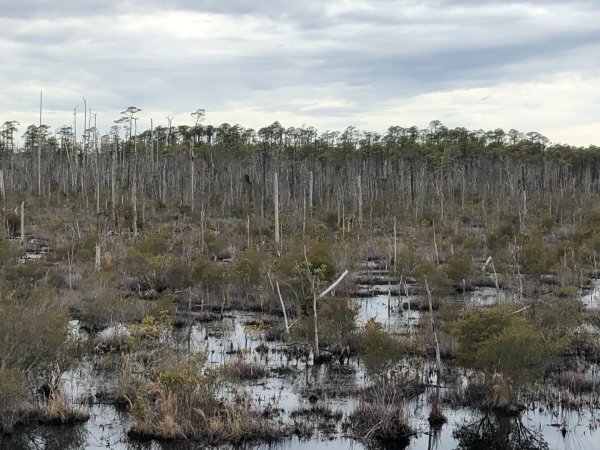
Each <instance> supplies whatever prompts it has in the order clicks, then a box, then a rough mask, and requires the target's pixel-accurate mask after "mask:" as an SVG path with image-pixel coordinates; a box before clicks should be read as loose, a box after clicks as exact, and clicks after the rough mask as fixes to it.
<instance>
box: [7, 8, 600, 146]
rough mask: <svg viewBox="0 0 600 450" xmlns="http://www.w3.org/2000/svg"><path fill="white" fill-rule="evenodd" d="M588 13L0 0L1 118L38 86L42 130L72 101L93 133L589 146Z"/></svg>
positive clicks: (30, 111)
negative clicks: (197, 128) (190, 126)
mask: <svg viewBox="0 0 600 450" xmlns="http://www.w3.org/2000/svg"><path fill="white" fill-rule="evenodd" d="M599 3H600V2H597V1H574V2H569V3H564V2H558V1H541V0H539V1H521V2H508V3H505V2H503V3H498V2H491V1H477V2H475V1H467V0H459V1H449V0H439V1H420V2H417V1H395V0H332V1H328V2H326V1H321V0H311V1H307V2H295V3H293V2H286V1H274V0H271V1H266V0H257V1H255V2H247V1H242V0H232V1H227V2H223V1H216V0H209V1H202V2H197V1H193V0H174V1H170V2H164V1H158V0H149V1H147V2H144V4H143V6H140V3H139V2H132V1H122V2H106V1H97V0H91V1H88V2H83V3H82V2H75V1H72V0H68V1H65V0H54V1H52V2H50V1H46V0H19V1H16V0H7V1H5V5H4V6H5V7H4V9H3V16H2V17H0V30H1V31H0V51H1V52H2V55H3V60H4V61H7V62H8V63H7V64H3V65H2V66H1V67H0V83H1V84H2V86H3V87H8V88H7V89H5V88H3V89H2V90H0V104H2V105H4V109H3V110H2V111H0V121H4V120H12V119H13V118H15V117H19V118H20V120H22V121H24V122H25V123H27V122H30V123H31V122H34V121H35V120H36V119H35V117H36V116H35V111H36V109H37V103H38V99H39V91H40V90H41V89H43V91H44V97H45V105H46V107H47V109H48V111H53V112H52V114H51V113H50V112H48V114H47V120H48V121H50V120H53V121H54V122H53V123H52V124H51V125H52V126H60V125H62V124H63V123H68V122H69V121H71V120H72V111H73V108H74V107H75V106H77V105H79V108H81V107H82V97H83V96H86V97H87V98H88V104H89V106H91V107H92V109H94V110H95V111H97V112H98V119H99V122H100V126H101V127H104V128H106V129H107V128H108V127H109V126H110V125H111V124H112V122H113V120H114V119H116V118H117V117H118V114H119V111H121V110H122V109H124V108H125V107H127V106H129V105H131V104H135V105H137V106H139V107H140V108H142V109H143V110H144V112H142V113H141V115H140V125H141V126H145V125H144V123H145V122H144V121H146V122H148V123H149V114H155V117H165V116H166V114H168V113H176V114H177V115H178V116H177V117H178V118H176V121H177V120H178V119H179V118H181V120H188V121H189V120H190V119H189V117H187V116H189V113H188V112H186V111H193V110H195V109H196V108H198V107H204V108H206V109H207V120H208V121H214V122H218V121H227V122H230V123H235V122H240V123H242V124H243V125H248V126H253V127H257V126H264V125H266V124H268V123H271V122H272V121H274V120H280V121H281V122H284V121H288V123H289V124H290V125H300V124H301V123H302V122H305V123H307V124H309V125H314V126H316V127H318V128H321V129H323V128H340V129H343V128H345V127H346V126H347V125H350V124H353V125H361V124H364V126H368V127H369V128H371V129H377V130H385V128H387V126H389V125H392V124H394V123H398V122H397V121H399V120H401V121H402V123H401V124H404V125H412V124H415V123H416V124H426V123H428V122H429V121H430V120H431V119H434V118H442V116H444V115H447V117H449V118H451V120H457V119H460V120H461V121H462V122H461V123H456V124H455V126H469V127H473V128H486V127H490V128H496V127H498V126H505V125H503V124H510V127H514V128H519V129H523V130H530V129H539V130H548V131H549V132H548V133H547V135H548V137H550V138H551V139H553V140H556V141H566V140H567V139H570V140H571V141H570V142H573V143H584V142H585V143H590V142H589V139H590V137H591V136H593V130H596V131H597V132H598V133H600V130H598V129H597V128H594V127H595V126H597V125H595V122H594V113H596V116H595V117H598V115H597V107H596V106H595V105H596V104H598V101H599V100H600V98H599V97H600V93H598V90H597V89H595V85H594V83H595V82H597V80H598V77H600V62H599V61H598V58H597V55H598V54H600V30H599V29H598V27H597V26H596V25H595V24H596V23H598V22H599V21H600V8H599V7H598V6H599ZM523 86H527V89H529V90H531V89H537V90H538V92H539V96H540V97H543V98H542V99H541V100H536V101H533V100H532V99H531V97H528V96H527V95H529V93H530V92H531V91H528V90H527V89H525V90H523V89H521V88H522V87H523ZM561 92H567V94H564V95H563V94H561ZM483 97H487V100H486V101H485V102H482V101H481V100H480V99H481V98H483ZM452 105H460V108H455V107H453V106H452ZM540 108H543V110H540ZM515 110H516V111H519V113H518V114H515V112H514V111H515ZM150 111H152V113H150ZM436 112H437V114H436ZM228 114H229V115H228ZM426 114H430V116H429V117H424V116H425V115H426ZM184 117H185V119H184ZM517 118H518V120H519V121H520V122H521V123H514V122H515V119H517ZM542 119H543V120H542ZM161 120H164V119H161ZM493 121H496V123H492V122H493ZM507 126H508V125H507ZM579 126H581V127H588V128H586V130H588V131H586V134H585V136H586V138H585V141H584V140H583V138H582V140H580V139H579V138H578V136H577V134H576V133H575V132H574V131H573V130H576V129H578V128H577V127H579ZM562 130H564V131H562ZM589 130H592V131H589ZM545 134H546V133H545Z"/></svg>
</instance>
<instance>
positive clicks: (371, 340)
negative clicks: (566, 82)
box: [359, 319, 405, 374]
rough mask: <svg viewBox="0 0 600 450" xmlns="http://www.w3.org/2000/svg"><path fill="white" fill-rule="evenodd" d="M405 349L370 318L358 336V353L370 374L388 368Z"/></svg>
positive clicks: (398, 358)
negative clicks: (359, 336)
mask: <svg viewBox="0 0 600 450" xmlns="http://www.w3.org/2000/svg"><path fill="white" fill-rule="evenodd" d="M404 353H405V349H404V348H403V346H402V345H401V344H400V342H398V341H397V340H396V339H394V338H393V337H392V335H391V334H389V333H388V332H387V331H385V330H384V329H383V326H382V325H381V324H380V323H378V322H375V321H374V320H373V319H370V320H369V321H368V322H367V324H366V325H365V329H364V331H363V333H362V335H361V338H360V350H359V355H360V357H361V359H362V361H363V363H364V364H365V367H366V368H367V371H368V372H369V373H371V374H377V373H380V372H382V371H383V370H385V369H388V368H390V366H391V365H393V364H395V363H396V362H398V361H399V360H400V358H402V356H403V355H404Z"/></svg>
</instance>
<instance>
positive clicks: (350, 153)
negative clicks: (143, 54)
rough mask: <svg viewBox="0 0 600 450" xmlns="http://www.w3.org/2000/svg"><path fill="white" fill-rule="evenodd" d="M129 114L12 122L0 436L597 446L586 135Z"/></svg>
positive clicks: (5, 175) (83, 441)
mask: <svg viewBox="0 0 600 450" xmlns="http://www.w3.org/2000/svg"><path fill="white" fill-rule="evenodd" d="M127 117H129V122H128V123H127V121H124V122H122V123H125V126H123V127H122V128H121V127H119V126H117V127H115V128H114V129H113V130H112V131H111V133H110V134H107V135H105V136H99V135H98V133H97V131H96V130H93V132H90V134H88V135H86V137H85V139H83V140H82V141H81V142H78V141H77V140H76V139H73V136H71V135H69V130H68V129H64V130H62V131H61V133H60V134H57V135H55V136H50V135H47V134H45V133H44V132H43V131H44V130H40V129H38V128H37V127H36V126H35V125H31V126H30V127H29V128H27V130H28V132H29V133H30V136H29V138H28V139H27V138H26V140H25V145H24V146H23V148H16V147H15V145H14V139H13V134H14V133H15V132H16V127H15V126H14V124H13V125H12V128H11V127H8V126H5V127H4V128H3V139H2V141H1V142H0V143H1V146H0V147H1V149H2V153H1V162H2V165H1V169H0V189H1V192H0V197H1V198H0V200H1V202H2V228H1V230H0V231H1V233H0V236H1V239H0V314H1V316H2V320H0V361H1V364H0V431H1V433H0V436H1V437H0V448H1V449H7V450H8V449H39V448H44V449H104V448H108V449H115V450H117V449H122V450H124V449H132V450H133V449H135V450H138V449H139V450H159V449H164V450H167V449H176V448H177V449H179V448H184V449H200V448H207V447H208V448H215V449H234V448H258V449H267V448H269V449H282V450H283V449H301V448H310V449H346V448H352V449H357V450H358V449H405V448H406V449H414V450H417V449H419V450H420V449H427V450H429V449H440V450H446V449H459V450H467V449H473V450H475V449H478V450H481V449H490V450H491V449H515V450H516V449H532V450H534V449H535V450H537V449H540V450H545V449H572V448H577V449H594V448H598V445H599V444H598V442H600V434H599V433H600V431H598V429H599V427H600V415H599V413H600V395H599V388H598V386H597V384H598V381H599V380H600V378H599V373H598V371H599V370H600V365H599V358H600V271H599V269H598V267H597V253H598V252H599V251H600V149H599V148H597V147H594V146H591V147H588V148H580V147H570V146H564V145H548V141H547V139H546V138H544V137H543V136H542V135H540V134H539V133H527V134H523V133H519V132H518V131H516V130H511V131H510V132H508V133H505V132H504V131H502V130H493V131H489V132H482V131H469V130H466V129H464V128H456V129H448V128H446V127H445V126H443V124H441V123H439V122H438V121H433V122H431V123H430V124H429V126H428V127H427V128H425V129H422V130H420V129H418V128H417V127H410V128H401V127H391V128H390V129H389V130H388V132H387V133H386V134H385V135H378V134H376V133H369V132H362V131H358V130H356V129H354V128H353V127H349V128H348V129H346V130H345V131H344V132H342V133H329V132H328V133H324V134H321V135H319V134H318V133H317V132H316V130H315V129H314V128H312V127H308V128H301V129H296V128H288V129H286V128H284V127H282V126H281V125H280V124H279V123H278V122H275V123H274V124H272V125H270V126H267V127H264V128H262V129H260V130H259V131H258V132H255V131H254V130H252V129H244V128H243V127H241V126H240V125H233V126H232V125H229V124H222V125H220V126H218V127H217V126H211V125H203V124H198V123H197V124H196V126H195V127H187V126H179V127H175V126H173V127H171V126H169V127H157V128H152V129H149V130H145V131H141V132H140V133H139V134H138V133H137V130H136V131H135V133H134V132H133V128H132V123H131V122H132V120H131V118H132V117H133V113H132V114H131V115H130V116H126V118H127ZM32 127H33V128H32ZM13 128H14V129H13Z"/></svg>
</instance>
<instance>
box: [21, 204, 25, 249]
mask: <svg viewBox="0 0 600 450" xmlns="http://www.w3.org/2000/svg"><path fill="white" fill-rule="evenodd" d="M21 244H22V245H23V246H24V245H25V202H21Z"/></svg>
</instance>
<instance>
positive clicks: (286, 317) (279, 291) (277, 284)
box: [275, 281, 318, 340]
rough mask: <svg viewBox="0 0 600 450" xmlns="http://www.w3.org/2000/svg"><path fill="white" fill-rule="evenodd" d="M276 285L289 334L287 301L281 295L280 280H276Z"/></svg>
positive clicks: (288, 333)
mask: <svg viewBox="0 0 600 450" xmlns="http://www.w3.org/2000/svg"><path fill="white" fill-rule="evenodd" d="M275 286H277V295H278V296H279V301H280V302H281V310H282V311H283V320H284V321H285V332H286V334H287V335H288V336H289V335H290V324H289V322H288V316H287V312H286V310H285V303H283V297H282V296H281V289H279V281H277V282H275ZM317 340H318V336H317Z"/></svg>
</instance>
